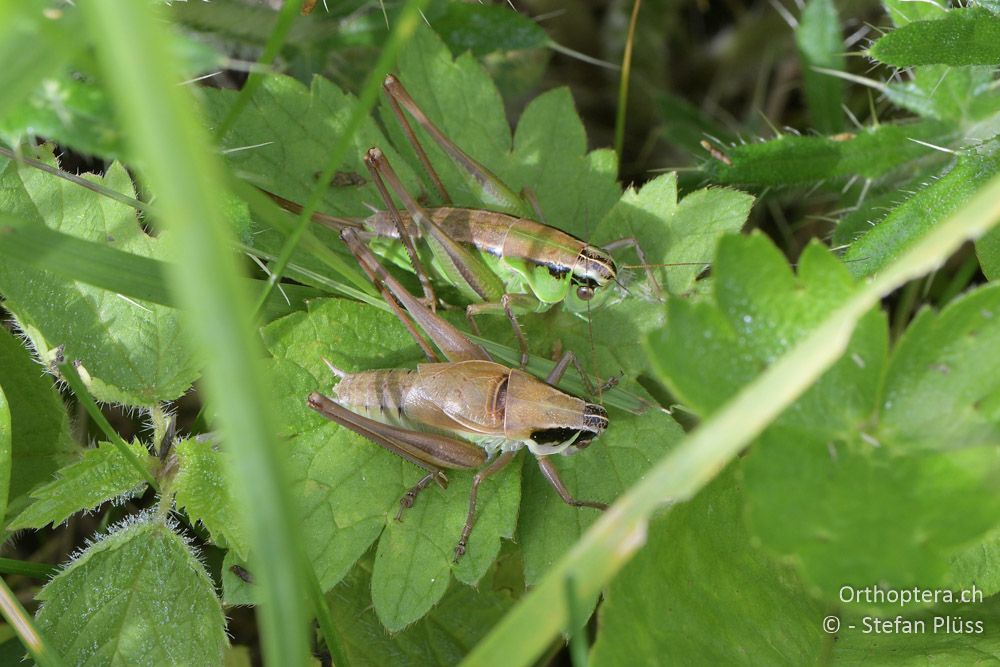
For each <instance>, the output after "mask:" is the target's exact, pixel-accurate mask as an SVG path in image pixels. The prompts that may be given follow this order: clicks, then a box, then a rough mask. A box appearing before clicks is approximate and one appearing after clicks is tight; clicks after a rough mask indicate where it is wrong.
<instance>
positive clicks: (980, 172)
mask: <svg viewBox="0 0 1000 667" xmlns="http://www.w3.org/2000/svg"><path fill="white" fill-rule="evenodd" d="M998 145H1000V144H998V143H997V142H990V143H989V144H985V145H984V146H983V147H982V148H981V149H980V150H978V151H976V152H975V153H972V154H969V155H965V156H962V157H960V158H959V159H958V161H957V162H956V163H955V165H954V167H952V169H951V170H950V171H949V172H948V173H947V174H946V175H944V176H942V177H941V178H939V179H938V180H937V181H935V182H933V183H931V184H930V185H928V186H926V187H924V188H923V189H922V190H920V191H919V192H917V193H916V194H914V195H913V196H912V197H910V198H909V199H907V200H906V201H905V202H903V203H902V204H900V205H898V206H896V207H895V208H894V209H893V210H892V212H890V213H889V214H888V215H887V216H886V217H885V219H883V220H882V221H881V222H880V223H879V224H877V225H876V226H875V227H872V228H871V229H870V230H869V231H868V233H867V234H865V235H864V236H862V237H861V238H859V239H857V240H856V241H854V243H852V244H851V247H850V248H849V249H848V250H847V253H846V255H845V259H846V260H847V267H848V269H849V270H850V271H851V273H853V274H854V275H855V276H867V275H871V274H873V273H875V272H877V271H879V270H880V269H882V268H883V267H885V266H887V265H888V264H889V263H890V262H891V261H892V260H893V259H895V258H896V257H899V256H900V255H901V254H903V253H904V252H905V251H906V249H907V248H909V247H911V246H912V245H913V244H914V243H916V242H917V241H918V240H919V239H921V238H922V237H923V236H924V235H926V234H927V233H928V232H929V231H930V230H931V229H933V228H934V227H936V226H937V225H939V224H941V223H942V222H943V221H944V220H946V219H947V218H948V216H950V215H951V214H952V213H953V212H954V211H956V210H958V209H959V208H960V207H961V206H962V205H964V204H965V203H966V202H967V201H968V200H969V199H970V198H971V197H972V195H973V194H975V192H976V191H977V190H978V189H979V188H980V187H981V186H982V185H983V183H985V182H987V181H988V180H989V179H990V178H992V177H993V176H994V175H995V174H996V173H998V171H1000V151H998V150H997V148H998ZM989 238H991V237H987V239H989ZM985 243H986V246H984V247H985V248H987V250H986V252H987V253H988V252H989V250H988V248H989V244H990V243H991V241H989V240H987V241H985Z"/></svg>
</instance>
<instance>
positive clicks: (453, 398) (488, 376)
mask: <svg viewBox="0 0 1000 667" xmlns="http://www.w3.org/2000/svg"><path fill="white" fill-rule="evenodd" d="M341 238H342V239H343V240H344V242H345V243H346V244H347V246H348V247H349V248H350V250H351V252H352V253H353V254H354V255H355V257H356V258H357V260H358V262H359V264H360V265H361V267H362V268H363V269H364V271H365V272H366V273H367V274H368V276H369V277H370V278H371V279H372V282H374V283H375V285H376V286H377V287H378V288H379V290H380V291H381V292H382V294H383V296H384V297H385V299H386V301H387V302H388V303H389V304H390V305H391V306H392V307H393V308H394V309H395V310H396V313H397V315H398V316H399V318H400V320H401V321H402V322H403V323H404V324H406V326H407V329H408V330H409V331H410V333H411V334H412V335H413V336H414V338H415V339H416V340H417V342H418V343H419V344H420V346H421V348H423V349H424V351H425V353H426V354H427V357H428V361H429V363H426V364H421V365H419V366H417V368H416V369H381V370H370V371H361V372H358V373H347V372H345V371H342V370H340V369H339V368H337V367H335V366H334V365H333V364H331V363H330V362H327V366H328V367H329V368H330V370H331V372H332V373H333V374H334V375H336V376H337V377H338V378H339V382H338V383H337V385H336V386H335V387H334V390H333V391H334V394H333V397H327V396H324V395H322V394H320V393H319V392H313V393H312V394H310V395H309V398H308V404H309V407H311V408H312V409H313V410H316V411H317V412H319V413H321V414H322V415H324V416H325V417H327V418H329V419H330V420H332V421H334V422H336V423H337V424H340V425H341V426H344V427H346V428H348V429H350V430H352V431H354V432H355V433H358V434H359V435H361V436H363V437H365V438H367V439H369V440H371V441H372V442H375V443H376V444H379V445H381V446H382V447H384V448H386V449H387V450H389V451H390V452H392V453H394V454H396V455H398V456H400V457H402V458H404V459H406V460H407V461H410V462H411V463H413V464H414V465H416V466H418V467H420V468H423V469H424V470H425V472H426V474H425V475H424V476H423V477H422V478H421V479H420V481H418V482H417V483H416V484H415V485H413V486H412V487H411V488H410V489H409V490H408V491H407V492H406V494H405V495H404V496H403V497H402V498H401V500H400V509H399V513H397V515H396V518H397V519H401V517H402V513H403V511H404V510H405V509H406V508H407V507H410V506H412V505H413V502H414V500H415V499H416V497H417V495H418V494H419V493H420V492H421V491H422V490H423V489H425V488H426V487H427V486H428V485H430V484H431V483H432V482H435V483H437V484H438V485H440V486H441V487H442V488H443V487H445V486H446V485H447V477H446V476H445V472H444V471H445V470H471V469H476V468H478V469H479V470H478V472H477V473H476V475H475V477H474V478H473V482H472V490H471V492H470V496H469V510H468V515H467V517H466V521H465V525H464V527H463V529H462V533H461V535H460V537H459V540H458V543H457V545H456V546H455V559H456V560H457V559H458V558H460V557H461V556H462V555H463V554H464V553H465V549H466V544H467V541H468V538H469V535H470V533H471V532H472V527H473V524H474V522H475V516H476V496H477V491H478V488H479V485H480V484H481V483H482V481H483V480H485V479H486V478H488V477H490V476H491V475H494V474H496V473H497V472H499V471H500V470H502V469H503V468H504V467H505V466H506V465H507V464H508V463H510V461H511V460H512V459H513V457H514V455H515V454H516V453H517V452H518V451H519V450H521V449H522V448H525V447H527V448H528V449H529V450H530V451H531V452H532V454H534V455H535V457H536V461H537V462H538V466H539V468H540V470H541V471H542V474H543V475H544V476H545V478H546V479H547V480H548V482H549V483H550V484H551V485H552V486H553V487H554V488H555V490H556V492H557V493H558V494H559V496H560V497H561V498H562V499H563V500H564V501H565V502H566V503H568V504H570V505H572V506H575V507H593V508H596V509H605V508H606V505H604V504H603V503H599V502H592V501H585V500H578V499H576V498H574V497H573V496H572V495H571V494H570V492H569V491H568V489H567V488H566V486H565V485H564V484H563V482H562V480H561V479H560V477H559V472H558V470H557V469H556V467H555V465H554V464H553V463H552V461H551V460H550V458H549V457H551V456H553V455H556V454H564V455H565V454H572V453H575V452H577V451H579V450H581V449H584V448H585V447H587V446H588V445H589V444H590V443H591V441H592V440H594V439H595V438H597V437H598V436H600V435H601V433H603V432H604V430H605V429H606V428H607V426H608V416H607V412H606V411H605V409H604V408H603V407H602V406H600V405H597V404H594V403H589V402H587V401H584V400H582V399H580V398H577V397H575V396H571V395H569V394H566V393H564V392H562V391H561V390H559V389H557V388H555V386H554V384H555V383H557V382H558V381H559V379H560V377H561V376H562V375H563V373H564V372H565V370H566V368H567V367H568V366H569V364H570V363H572V362H573V361H574V357H573V355H572V353H570V352H567V353H566V354H564V355H563V357H562V359H561V360H560V361H559V363H558V364H556V366H555V367H554V368H553V370H552V372H551V373H550V374H549V376H548V377H547V378H546V380H545V381H544V382H543V381H541V380H539V379H537V378H535V377H534V376H532V375H529V374H528V373H526V372H524V371H522V370H519V369H516V368H510V367H508V366H505V365H503V364H499V363H496V362H494V361H493V360H492V359H491V358H490V357H489V355H488V354H487V353H486V352H485V351H484V350H482V349H481V348H480V347H479V346H477V345H475V344H473V343H472V342H471V341H469V339H467V338H466V337H465V335H464V334H462V333H461V332H460V331H459V330H458V329H456V328H455V327H454V326H452V325H451V324H449V323H448V322H447V321H445V320H444V319H442V318H441V317H439V316H438V315H437V314H436V313H433V312H432V311H430V310H429V309H428V308H427V307H426V306H425V305H424V304H422V303H421V302H420V300H418V299H417V298H416V297H414V296H413V295H412V294H410V293H409V292H408V291H407V290H406V288H404V287H403V286H402V285H401V284H400V283H399V282H398V281H397V280H396V279H395V278H394V277H393V276H392V275H391V274H390V273H389V272H388V271H386V270H385V269H384V268H383V267H382V266H381V265H380V264H379V263H378V260H377V259H376V258H375V256H374V255H373V254H372V252H371V250H369V249H368V247H367V246H366V245H365V244H364V243H363V242H362V240H361V239H360V237H359V235H358V233H357V232H356V231H355V230H353V229H346V230H344V231H342V232H341ZM414 323H415V324H417V325H419V327H420V328H421V329H423V331H424V332H425V333H426V335H427V336H428V337H429V338H430V339H431V340H432V341H433V343H434V345H436V346H437V348H438V349H439V350H440V351H441V353H442V354H443V355H444V357H445V359H447V361H443V362H442V361H440V359H439V357H438V355H437V354H436V353H435V352H434V350H433V348H432V347H431V345H430V344H429V343H428V342H427V341H426V340H425V339H424V338H423V337H422V336H421V335H420V333H419V332H418V331H417V330H416V328H415V327H414ZM581 375H582V374H581ZM582 376H583V375H582ZM583 377H586V376H583Z"/></svg>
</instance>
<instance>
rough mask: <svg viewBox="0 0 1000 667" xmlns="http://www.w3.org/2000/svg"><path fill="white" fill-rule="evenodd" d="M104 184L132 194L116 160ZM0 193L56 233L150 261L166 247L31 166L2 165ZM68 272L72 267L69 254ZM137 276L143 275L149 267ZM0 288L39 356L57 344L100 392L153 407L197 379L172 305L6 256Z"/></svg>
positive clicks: (123, 209) (101, 200)
mask: <svg viewBox="0 0 1000 667" xmlns="http://www.w3.org/2000/svg"><path fill="white" fill-rule="evenodd" d="M102 184H103V185H104V186H105V187H109V188H111V189H113V190H115V191H117V192H122V193H125V194H128V195H130V196H131V195H133V194H134V192H133V189H132V183H131V181H130V179H129V176H128V174H127V173H126V172H125V170H124V169H123V168H121V167H120V166H113V167H112V168H111V169H110V170H109V171H108V174H107V176H105V177H104V179H102ZM0 201H2V203H3V207H4V208H5V209H6V210H9V211H11V212H12V214H13V215H15V216H17V217H19V218H21V219H22V220H23V221H25V222H28V223H31V224H38V225H42V224H43V223H44V224H45V225H47V226H48V227H49V228H51V229H53V230H56V231H59V232H62V233H63V234H67V235H72V236H77V237H79V238H82V239H84V240H87V241H90V242H93V243H101V244H106V245H107V246H109V247H110V248H114V249H117V250H119V251H124V252H126V253H130V254H133V255H138V256H142V257H148V258H151V259H159V258H163V257H166V256H168V255H169V254H170V253H169V252H168V250H167V248H166V246H165V245H164V244H165V243H167V242H168V239H164V238H155V239H154V238H151V237H149V236H147V235H146V234H145V233H144V232H143V231H142V229H141V228H140V227H139V225H138V222H137V220H136V217H135V211H134V210H133V209H131V208H129V207H127V206H125V205H123V204H120V203H118V202H115V201H112V200H110V199H107V198H105V197H103V196H101V195H99V194H97V193H94V192H92V191H90V190H86V189H83V188H80V187H79V186H77V185H75V184H72V183H69V182H66V181H63V180H59V179H52V178H51V177H50V176H49V175H48V174H44V173H42V172H40V171H38V170H36V169H30V168H25V169H23V170H20V171H19V170H18V169H17V168H16V166H15V165H13V164H9V165H8V166H7V169H6V171H4V173H3V176H2V181H0ZM71 260H72V258H69V260H68V261H71ZM69 270H70V271H75V270H76V262H74V263H73V264H72V268H71V269H69ZM85 275H90V274H88V273H85ZM140 275H143V274H140ZM140 280H149V276H148V274H147V275H143V277H142V278H141V279H140ZM154 284H157V285H159V280H158V279H157V280H156V281H155V282H154ZM161 289H162V287H161ZM0 291H2V292H3V294H4V295H5V296H6V298H7V302H6V307H7V308H8V309H9V310H10V311H11V312H12V313H13V314H14V315H15V317H16V318H17V321H18V324H19V326H20V327H21V328H22V329H23V330H24V331H25V332H26V333H27V335H28V337H29V338H30V339H31V342H32V345H33V346H34V348H35V349H36V350H37V351H38V354H39V356H40V357H41V358H42V359H44V360H47V361H51V360H52V359H53V358H54V356H55V355H56V354H57V352H59V351H61V352H62V354H64V356H65V357H66V358H68V359H71V360H79V361H80V362H81V363H82V366H81V374H82V375H83V376H84V378H85V379H87V376H88V375H89V383H88V385H89V387H90V390H91V392H92V393H93V394H94V397H95V398H97V399H98V400H102V401H110V402H120V403H125V404H130V405H150V404H152V403H154V402H157V401H164V400H171V399H174V398H177V397H178V396H180V395H181V394H183V393H184V392H185V391H187V389H188V388H189V387H190V386H191V383H192V382H193V381H194V379H195V377H197V374H198V369H199V364H198V363H197V360H196V359H195V357H194V355H193V353H192V352H191V351H190V350H189V348H188V347H187V346H186V344H185V343H184V342H183V338H182V332H183V331H184V328H183V326H182V325H181V323H180V321H179V318H178V313H177V311H175V310H173V309H170V308H167V307H165V306H161V305H156V304H153V303H148V302H147V303H143V302H140V301H134V300H132V299H129V298H127V297H124V296H120V295H118V294H115V293H112V292H108V291H105V290H103V289H99V288H96V287H92V286H90V285H87V284H84V283H81V282H76V281H73V280H68V279H66V278H64V277H62V276H61V275H57V274H54V273H51V272H48V271H44V270H29V271H26V270H25V269H24V268H23V267H22V266H15V265H13V264H9V263H8V264H4V265H0Z"/></svg>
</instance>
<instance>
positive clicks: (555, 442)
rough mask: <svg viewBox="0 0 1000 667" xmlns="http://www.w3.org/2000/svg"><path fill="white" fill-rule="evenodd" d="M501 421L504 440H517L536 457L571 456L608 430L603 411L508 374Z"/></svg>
mask: <svg viewBox="0 0 1000 667" xmlns="http://www.w3.org/2000/svg"><path fill="white" fill-rule="evenodd" d="M505 399H506V406H505V408H506V410H505V417H504V431H505V434H504V435H505V437H506V438H508V439H509V440H520V441H522V442H524V443H525V445H527V447H528V449H530V450H531V453H532V454H535V455H536V456H550V455H552V454H574V453H576V452H577V451H579V450H581V449H585V448H586V447H587V446H588V445H590V443H591V442H592V441H593V440H594V438H597V437H598V436H600V435H601V434H602V433H604V431H605V430H606V429H607V428H608V413H607V411H606V410H605V409H604V408H603V407H601V406H600V405H597V404H595V403H588V402H586V401H584V400H582V399H579V398H577V397H576V396H570V395H569V394H567V393H565V392H563V391H560V390H559V389H557V388H555V387H552V386H550V385H548V384H546V383H544V382H542V381H541V380H538V379H537V378H534V377H532V376H531V375H528V374H527V373H524V372H522V371H517V370H512V371H511V374H510V380H509V381H508V390H507V395H506V397H505Z"/></svg>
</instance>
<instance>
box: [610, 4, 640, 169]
mask: <svg viewBox="0 0 1000 667" xmlns="http://www.w3.org/2000/svg"><path fill="white" fill-rule="evenodd" d="M641 3H642V0H635V4H633V5H632V17H631V18H630V19H629V22H628V36H627V37H626V38H625V52H624V53H623V54H622V76H621V79H620V80H619V83H618V110H617V113H616V114H615V153H617V154H618V160H619V162H620V161H621V157H622V150H623V149H624V148H625V112H626V110H627V109H628V84H629V78H630V75H631V74H632V47H633V45H634V43H635V26H636V23H637V22H638V20H639V5H640V4H641Z"/></svg>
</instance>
